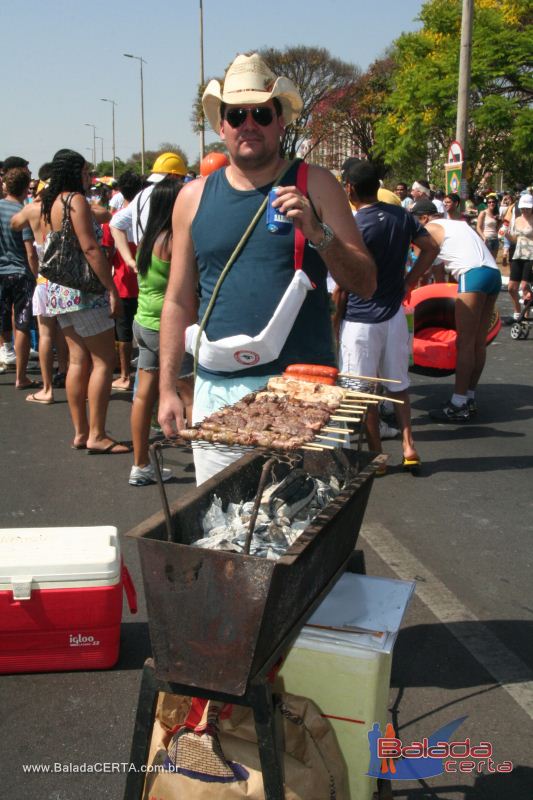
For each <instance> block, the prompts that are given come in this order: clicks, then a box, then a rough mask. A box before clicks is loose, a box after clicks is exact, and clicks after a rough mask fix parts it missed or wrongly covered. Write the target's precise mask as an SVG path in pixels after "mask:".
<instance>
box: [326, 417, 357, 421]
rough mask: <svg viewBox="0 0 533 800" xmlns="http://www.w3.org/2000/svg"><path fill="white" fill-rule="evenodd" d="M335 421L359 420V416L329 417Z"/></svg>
mask: <svg viewBox="0 0 533 800" xmlns="http://www.w3.org/2000/svg"><path fill="white" fill-rule="evenodd" d="M330 419H332V420H334V421H336V422H341V421H342V422H361V417H330Z"/></svg>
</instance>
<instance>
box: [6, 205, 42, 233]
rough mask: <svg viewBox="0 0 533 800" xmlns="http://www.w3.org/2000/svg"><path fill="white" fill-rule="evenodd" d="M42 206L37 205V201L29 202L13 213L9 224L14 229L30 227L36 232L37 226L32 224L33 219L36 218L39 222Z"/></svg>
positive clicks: (19, 229)
mask: <svg viewBox="0 0 533 800" xmlns="http://www.w3.org/2000/svg"><path fill="white" fill-rule="evenodd" d="M40 209H41V206H40V204H39V205H36V204H35V203H28V204H27V205H25V206H24V208H22V209H21V210H20V211H17V213H16V214H13V216H12V217H11V220H10V221H9V224H10V226H11V228H12V230H14V231H21V230H22V229H23V228H26V227H30V228H31V229H32V231H33V233H34V234H35V228H34V226H33V225H32V221H34V220H35V219H36V220H37V223H38V221H39V217H40V213H41V211H40Z"/></svg>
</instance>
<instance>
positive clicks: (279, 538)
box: [268, 522, 290, 547]
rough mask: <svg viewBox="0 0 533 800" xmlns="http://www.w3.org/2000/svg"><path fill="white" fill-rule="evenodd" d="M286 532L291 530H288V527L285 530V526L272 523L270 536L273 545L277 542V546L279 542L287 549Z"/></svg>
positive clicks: (269, 527)
mask: <svg viewBox="0 0 533 800" xmlns="http://www.w3.org/2000/svg"><path fill="white" fill-rule="evenodd" d="M286 530H290V528H289V529H287V527H285V529H284V528H283V526H281V525H278V524H277V523H276V522H271V523H270V525H269V526H268V536H269V538H270V541H271V542H272V543H274V542H275V543H276V544H277V543H278V542H279V544H282V545H284V546H285V547H287V539H286V536H285V531H286Z"/></svg>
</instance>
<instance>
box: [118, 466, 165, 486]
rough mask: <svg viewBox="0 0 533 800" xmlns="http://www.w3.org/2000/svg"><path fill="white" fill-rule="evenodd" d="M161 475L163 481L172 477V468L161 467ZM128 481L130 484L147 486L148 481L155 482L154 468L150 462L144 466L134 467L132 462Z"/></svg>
mask: <svg viewBox="0 0 533 800" xmlns="http://www.w3.org/2000/svg"><path fill="white" fill-rule="evenodd" d="M161 477H162V478H163V480H164V481H168V480H169V479H170V478H172V470H171V469H167V468H166V467H163V469H162V470H161ZM128 483H129V485H130V486H148V484H149V483H157V478H156V475H155V470H154V468H153V467H152V465H151V464H147V465H146V466H145V467H136V466H135V464H134V465H133V467H132V468H131V472H130V479H129V481H128Z"/></svg>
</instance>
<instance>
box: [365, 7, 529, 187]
mask: <svg viewBox="0 0 533 800" xmlns="http://www.w3.org/2000/svg"><path fill="white" fill-rule="evenodd" d="M532 16H533V15H532V12H531V6H530V4H529V2H528V0H476V2H475V8H474V25H473V41H472V68H471V93H470V122H469V162H470V167H471V170H472V172H471V183H472V185H474V186H475V185H477V184H478V183H479V182H480V180H481V178H482V177H483V175H485V173H487V171H494V170H500V169H503V170H504V172H505V173H506V174H507V175H509V176H510V175H512V174H513V173H515V172H516V170H517V167H518V169H519V170H520V171H523V170H527V169H528V168H529V169H530V168H531V150H532V148H531V144H532V141H531V115H532V112H531V99H532V94H533V86H532V82H531V77H530V74H531V72H530V67H531V56H530V51H531V21H532ZM420 19H421V21H422V23H423V27H422V29H421V30H420V31H418V32H416V33H408V34H403V35H402V36H400V38H399V39H397V40H396V42H395V43H394V46H393V49H392V51H391V55H392V58H393V60H394V62H395V65H396V66H395V69H394V70H393V74H392V76H391V81H390V93H389V94H388V96H387V97H386V100H385V103H384V107H383V115H382V117H381V119H380V120H378V121H377V123H376V127H375V134H376V150H378V151H379V152H380V154H381V157H382V158H383V159H384V161H385V162H386V163H387V164H390V165H395V167H396V169H398V167H400V168H402V167H403V168H404V170H405V171H404V176H405V178H408V179H412V178H416V177H420V176H421V175H422V174H424V172H421V171H420V169H421V167H422V165H424V164H425V163H427V160H428V159H429V161H430V162H431V163H432V165H433V178H434V179H435V180H436V182H437V183H439V184H440V185H442V184H443V183H444V180H443V176H444V173H443V163H444V161H445V160H446V150H447V146H448V144H449V143H450V141H451V140H452V139H454V138H455V125H456V100H457V83H458V70H459V48H460V30H461V0H429V2H426V3H425V4H424V6H423V8H422V11H421V14H420ZM528 131H529V133H528ZM415 170H416V171H415Z"/></svg>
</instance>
